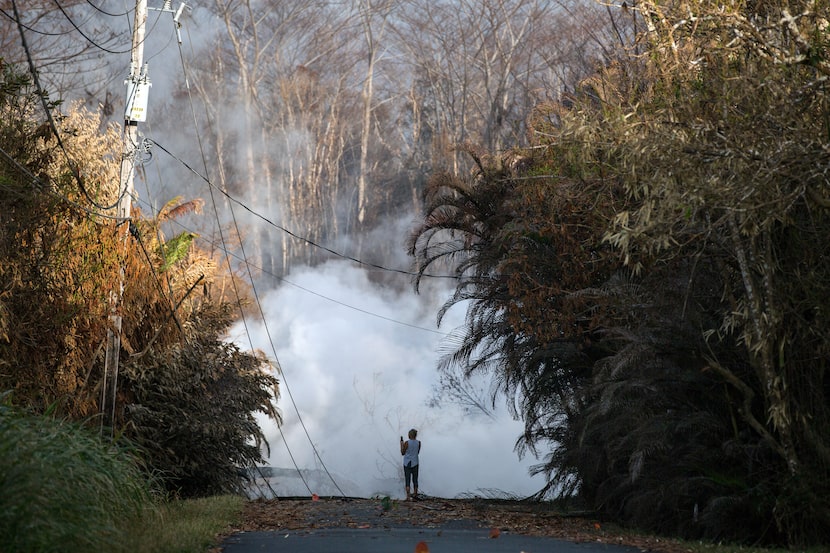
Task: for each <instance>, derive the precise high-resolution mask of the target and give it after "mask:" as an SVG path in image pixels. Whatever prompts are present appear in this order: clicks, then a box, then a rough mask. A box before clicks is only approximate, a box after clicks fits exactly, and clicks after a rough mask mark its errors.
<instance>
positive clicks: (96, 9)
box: [86, 0, 132, 17]
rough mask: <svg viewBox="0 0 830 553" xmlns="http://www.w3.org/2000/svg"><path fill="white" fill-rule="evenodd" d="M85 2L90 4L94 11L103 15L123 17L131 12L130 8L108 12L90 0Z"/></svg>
mask: <svg viewBox="0 0 830 553" xmlns="http://www.w3.org/2000/svg"><path fill="white" fill-rule="evenodd" d="M86 3H87V4H89V5H90V6H92V7H93V8H94V9H95V11H97V12H99V13H102V14H104V15H107V16H109V17H124V16H125V15H129V14H130V13H132V10H127V11H124V12H122V13H110V12H108V11H105V10H103V9H101V8H99V7H98V6H96V5H95V4H93V3H92V0H86Z"/></svg>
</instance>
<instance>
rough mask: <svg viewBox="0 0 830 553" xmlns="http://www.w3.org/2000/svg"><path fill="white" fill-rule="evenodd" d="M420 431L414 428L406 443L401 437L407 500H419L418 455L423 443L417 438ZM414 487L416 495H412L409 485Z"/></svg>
mask: <svg viewBox="0 0 830 553" xmlns="http://www.w3.org/2000/svg"><path fill="white" fill-rule="evenodd" d="M417 436H418V431H417V430H415V429H414V428H413V429H412V430H410V431H409V439H408V440H406V441H404V439H403V436H401V455H403V476H404V480H405V483H406V500H407V501H414V500H417V499H418V454H419V453H420V452H421V442H420V440H416V439H415V438H416V437H417ZM410 481H411V482H412V485H413V486H414V491H415V493H414V494H411V493H410V487H409V483H410Z"/></svg>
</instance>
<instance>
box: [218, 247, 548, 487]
mask: <svg viewBox="0 0 830 553" xmlns="http://www.w3.org/2000/svg"><path fill="white" fill-rule="evenodd" d="M291 281H292V283H294V284H296V285H298V286H302V287H303V288H306V289H307V290H312V291H318V290H325V295H326V296H328V297H330V298H332V299H335V300H338V301H342V302H343V303H346V304H348V305H351V306H354V307H356V308H359V309H363V310H365V311H367V312H369V313H370V314H369V313H365V312H359V311H356V310H354V309H350V308H348V307H344V306H343V305H337V304H335V303H333V302H331V301H327V300H325V299H323V298H320V297H317V296H314V295H313V294H309V293H308V292H306V291H304V290H301V289H300V288H298V287H297V286H292V285H287V284H286V285H283V286H281V287H280V288H279V289H278V290H276V291H274V292H272V293H271V294H269V296H268V297H267V298H266V300H265V301H264V302H263V304H264V308H265V311H266V314H267V319H268V328H269V329H270V330H271V333H272V336H271V338H272V339H273V340H274V343H275V344H276V345H277V346H276V347H277V354H278V357H279V361H280V363H281V365H282V368H283V371H284V373H285V374H284V376H285V381H286V382H287V385H288V386H289V387H290V388H291V392H292V394H293V397H294V399H295V401H296V402H297V405H298V406H299V407H300V411H301V413H300V414H301V415H302V418H303V422H304V424H305V426H306V428H307V429H308V432H309V434H310V436H311V439H312V440H313V441H314V444H315V446H316V448H317V450H318V451H319V453H320V456H321V457H322V460H323V462H324V463H325V465H326V468H328V470H329V471H331V473H332V474H333V475H334V477H335V480H336V481H337V484H338V485H339V486H340V487H341V488H342V490H343V492H344V493H346V494H347V495H358V496H363V497H369V496H372V495H374V494H377V493H383V494H391V495H392V496H393V497H401V496H402V494H403V481H402V480H401V477H402V473H401V468H400V467H401V462H400V452H399V451H398V437H399V436H400V435H402V434H403V435H406V432H407V431H408V430H409V428H411V427H415V428H418V429H419V438H420V439H422V440H423V443H424V447H423V452H422V456H421V461H422V463H423V469H422V475H421V491H422V492H423V493H426V494H428V495H434V496H440V497H454V496H456V495H459V494H463V493H485V492H483V491H482V490H499V491H501V492H504V493H505V494H512V495H515V496H522V497H525V496H529V495H531V494H533V493H535V492H536V491H538V490H539V489H541V488H542V486H544V481H543V479H542V478H540V477H531V476H529V474H528V469H529V466H530V465H532V464H534V463H536V462H537V460H536V459H535V458H534V457H532V456H528V457H526V458H524V459H523V460H519V459H517V456H516V453H515V452H514V451H513V444H514V442H515V440H516V438H517V436H518V435H519V434H520V433H521V431H522V424H521V423H520V422H518V421H514V420H513V419H511V418H510V417H509V416H508V415H507V413H506V412H505V410H504V409H503V407H502V405H498V406H497V408H496V409H495V411H494V416H493V417H492V418H490V417H488V416H486V415H485V414H483V413H475V412H472V413H471V412H470V411H469V410H465V409H464V408H463V406H460V405H458V404H454V403H452V402H447V403H444V404H441V405H434V404H433V405H429V402H430V399H431V398H432V397H433V395H434V386H435V384H436V383H437V382H438V375H437V373H436V371H435V365H436V362H437V358H438V356H439V353H440V349H441V348H442V345H441V344H442V343H443V341H444V340H445V336H443V335H442V334H440V333H434V332H429V331H428V330H425V329H435V328H436V327H435V318H434V313H435V311H436V309H437V307H438V305H439V304H440V302H441V301H443V300H442V298H441V297H440V296H441V295H442V294H434V295H433V294H429V293H426V294H424V295H423V296H414V295H412V294H408V293H404V294H401V293H399V292H398V291H396V290H394V289H392V288H389V287H380V286H377V285H376V284H373V283H372V282H371V281H370V280H369V279H368V278H367V275H366V273H365V272H364V271H362V270H361V269H359V268H356V267H355V266H354V265H352V264H349V263H346V262H342V261H341V262H330V263H326V264H324V265H322V266H320V267H317V268H314V269H311V268H300V269H297V270H295V271H294V274H293V275H292V277H291ZM459 311H460V310H459ZM372 314H374V315H377V316H373V315H372ZM380 317H387V318H389V319H393V320H396V321H401V322H405V323H409V324H413V325H416V326H418V327H422V329H419V328H413V327H410V326H405V325H401V324H396V323H394V322H391V321H390V320H386V319H383V318H380ZM462 317H463V313H461V312H459V313H451V314H449V315H448V316H447V320H446V321H445V325H443V326H445V327H446V331H449V330H451V329H452V328H453V325H454V324H457V323H460V321H461V319H462ZM248 326H249V329H250V330H251V336H252V340H253V342H254V346H255V347H258V348H262V349H264V350H266V351H269V349H268V348H270V345H269V342H268V337H267V336H266V335H265V334H264V331H263V328H262V326H261V325H258V324H256V323H254V324H250V323H249V325H248ZM442 330H443V328H442ZM234 338H235V340H236V341H237V342H239V343H245V344H247V340H248V338H247V336H246V335H245V334H244V331H243V329H242V328H241V325H239V326H237V328H236V329H235V331H234ZM286 382H284V383H283V387H284V386H285V383H286ZM287 396H288V394H287V392H286V391H285V389H284V390H283V401H282V402H281V410H282V415H283V420H284V425H283V433H284V435H285V442H286V443H287V444H288V447H289V448H290V449H291V452H292V454H293V455H294V457H295V459H296V460H297V462H298V464H299V466H300V468H302V469H315V468H316V469H321V468H322V467H321V465H320V463H319V461H318V460H317V459H316V458H315V456H314V453H313V451H312V448H311V445H310V444H309V442H308V439H307V437H306V435H305V431H304V429H303V428H302V427H301V425H300V422H299V420H298V418H297V413H296V412H294V409H293V407H292V405H291V403H290V402H289V401H288V398H287ZM264 428H265V432H266V435H267V436H268V438H269V441H270V443H271V458H270V461H271V464H272V465H273V466H275V467H280V468H292V462H291V459H290V458H289V456H288V452H287V450H286V448H285V444H284V443H283V439H282V437H281V436H280V434H279V433H278V432H277V429H276V428H275V427H274V426H273V425H267V424H265V426H264ZM399 473H401V474H399ZM273 486H274V490H275V491H276V493H277V494H278V495H298V494H307V493H308V492H307V490H306V489H305V487H304V486H303V484H302V482H301V481H300V480H299V478H296V477H294V478H292V477H290V475H289V477H282V478H277V479H276V480H275V482H274V483H273ZM312 491H313V492H314V493H319V494H321V495H329V494H333V495H337V494H339V492H338V490H336V489H334V486H333V485H332V483H331V482H330V481H327V478H325V476H321V477H320V478H317V479H315V481H314V483H313V484H312Z"/></svg>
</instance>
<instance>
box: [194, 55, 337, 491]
mask: <svg viewBox="0 0 830 553" xmlns="http://www.w3.org/2000/svg"><path fill="white" fill-rule="evenodd" d="M179 59H180V60H181V64H182V71H183V73H184V77H185V84H186V89H187V97H188V100H189V104H190V113H191V116H192V117H193V127H194V131H195V132H196V139H197V143H198V145H199V152H200V154H201V156H202V164H203V167H204V169H205V173H207V170H208V166H207V156H206V155H205V150H204V146H203V145H202V137H201V133H200V132H199V128H198V123H197V118H196V109H195V106H194V103H193V95H192V92H191V90H190V79H189V78H188V75H187V65H186V64H185V60H184V54H183V52H182V47H181V42H179ZM209 190H210V199H211V203H212V205H213V212H214V215H215V216H216V222H217V225H218V228H219V236H220V239H221V240H222V248H223V250H224V251H225V252H226V254H228V253H229V252H228V248H227V243H226V242H225V236H224V232H223V231H222V225H221V223H220V221H219V209H218V207H217V204H216V198H215V197H214V194H213V187H209ZM231 213H232V214H233V209H231ZM234 225H236V216H235V215H234ZM237 233H239V227H238V226H237ZM240 245H241V243H240ZM242 255H243V257H245V250H244V248H243V249H242ZM245 262H246V267H248V275H249V277H250V276H251V273H250V266H249V265H248V264H247V257H245ZM228 264H229V266H228V269H229V270H231V267H230V257H228ZM231 282H232V284H233V290H234V293H235V294H236V298H237V302H239V303H240V313H241V316H242V323H243V326H244V328H245V334H246V335H247V336H248V343H249V344H250V347H251V349H254V344H253V338H251V333H250V329H249V328H248V322H247V319H246V317H245V313H244V310H243V309H241V302H240V295H239V290H238V289H237V287H236V282H235V279H231ZM251 287H252V289H253V290H254V296H255V299H256V303H257V307H258V308H259V311H260V314H261V316H262V320H263V322H264V321H265V313H264V311H263V309H262V304H261V303H260V301H259V296H258V294H257V293H256V284H255V283H254V281H253V279H251ZM265 331H266V334H267V335H268V339H269V342H270V343H271V350H272V353H273V355H274V360H275V362H276V363H277V367H278V368H279V370H280V372H281V373H282V377H283V378H282V382H283V384H284V385H285V389H286V391H288V397H289V399H290V400H291V404H292V405H293V406H294V411H295V412H296V413H297V418H298V420H299V421H300V425H301V426H302V427H303V429H304V430H305V433H306V437H307V438H308V441H309V443H310V444H311V448H312V450H313V451H314V453H315V454H316V455H317V458H318V459H319V460H320V463H321V464H322V466H323V468H325V469H326V473H327V474H328V475H329V478H330V479H331V481H332V483H333V484H334V486H335V487H336V488H337V489H338V490H340V487H339V486H338V485H337V482H335V481H334V478H332V476H331V474H329V472H328V468H326V465H325V463H324V462H323V459H322V458H321V457H320V454H319V452H318V451H317V448H316V446H315V445H314V442H313V441H312V440H311V437H310V436H309V434H308V430H307V429H306V427H305V423H304V422H303V419H302V416H301V415H300V410H299V409H298V407H297V404H296V402H295V401H294V396H293V395H292V394H291V388H290V387H289V385H288V380H287V379H286V378H285V373H284V372H283V371H282V367H281V366H280V363H279V357H278V356H277V351H276V348H275V347H274V343H273V340H271V334H270V332H269V331H268V328H267V326H266V328H265ZM277 429H278V430H279V433H280V436H281V437H282V441H283V444H284V445H285V448H286V450H287V451H288V455H289V457H290V458H291V462H292V463H293V464H294V468H295V469H296V471H297V474H298V475H299V477H300V480H302V482H303V484H305V487H306V490H308V493H309V494H312V495H313V492H312V491H311V487H310V486H309V485H308V482H307V481H306V479H305V476H304V475H303V473H302V471H301V470H300V467H299V465H298V464H297V461H296V460H295V459H294V454H293V453H292V452H291V448H290V447H289V446H288V441H287V440H286V439H285V434H284V433H283V430H282V425H280V424H277ZM340 493H341V494H343V492H342V490H341V491H340ZM343 496H344V497H345V494H343Z"/></svg>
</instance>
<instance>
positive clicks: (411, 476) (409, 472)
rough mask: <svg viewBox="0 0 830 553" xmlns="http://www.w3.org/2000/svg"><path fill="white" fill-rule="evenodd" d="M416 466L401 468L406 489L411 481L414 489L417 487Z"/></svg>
mask: <svg viewBox="0 0 830 553" xmlns="http://www.w3.org/2000/svg"><path fill="white" fill-rule="evenodd" d="M418 466H419V465H415V466H414V467H413V466H411V465H408V466H404V468H403V477H404V479H405V480H406V487H407V488H408V487H409V482H410V481H411V482H412V483H413V484H414V485H415V487H416V488H417V487H418Z"/></svg>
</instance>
